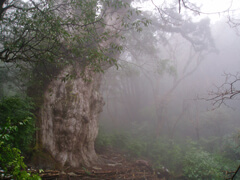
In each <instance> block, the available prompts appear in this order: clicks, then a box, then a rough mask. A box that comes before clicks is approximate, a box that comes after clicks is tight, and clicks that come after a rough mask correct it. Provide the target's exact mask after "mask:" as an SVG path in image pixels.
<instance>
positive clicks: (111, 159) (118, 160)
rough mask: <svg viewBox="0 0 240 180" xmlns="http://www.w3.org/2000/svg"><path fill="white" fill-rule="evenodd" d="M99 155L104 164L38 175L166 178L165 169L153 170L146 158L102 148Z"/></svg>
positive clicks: (51, 178) (69, 179)
mask: <svg viewBox="0 0 240 180" xmlns="http://www.w3.org/2000/svg"><path fill="white" fill-rule="evenodd" d="M99 157H100V158H101V159H103V160H104V161H105V163H104V165H101V166H93V167H91V168H84V167H82V168H80V169H71V168H66V169H65V170H63V171H58V170H45V171H44V172H42V173H39V175H40V176H41V177H42V179H43V180H78V179H88V180H103V179H104V180H122V179H126V180H127V179H129V180H130V179H131V180H133V179H134V180H167V179H171V178H169V177H170V176H169V173H168V172H167V170H164V169H161V170H154V169H153V168H152V166H151V165H150V163H149V162H148V161H147V160H143V159H138V160H133V159H130V158H128V157H127V156H126V155H125V154H124V153H120V152H117V151H113V150H111V149H107V150H104V151H102V152H101V153H100V155H99Z"/></svg>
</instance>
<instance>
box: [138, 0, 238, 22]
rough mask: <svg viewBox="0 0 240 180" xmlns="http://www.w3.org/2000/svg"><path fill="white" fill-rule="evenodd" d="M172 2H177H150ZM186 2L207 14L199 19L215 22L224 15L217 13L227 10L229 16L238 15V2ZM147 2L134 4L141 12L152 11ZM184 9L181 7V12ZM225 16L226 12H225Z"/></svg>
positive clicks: (203, 0)
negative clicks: (203, 18)
mask: <svg viewBox="0 0 240 180" xmlns="http://www.w3.org/2000/svg"><path fill="white" fill-rule="evenodd" d="M164 1H165V2H170V3H171V2H174V1H177V2H178V0H152V2H154V4H156V5H161V4H162V3H163V2H164ZM185 1H186V2H190V3H194V4H196V5H198V6H200V7H201V12H204V13H207V14H205V15H204V14H202V15H201V17H206V16H208V17H209V18H210V19H211V20H212V22H216V21H218V20H220V18H221V17H222V16H223V15H224V13H218V12H224V11H227V10H230V11H229V13H232V14H231V15H234V16H236V15H240V0H185ZM152 2H151V0H149V1H145V2H144V3H139V4H138V3H136V4H135V5H136V7H139V8H141V9H142V10H153V9H154V5H153V3H152ZM183 9H184V8H183V7H182V10H183ZM225 15H226V12H225Z"/></svg>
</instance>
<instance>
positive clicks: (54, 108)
mask: <svg viewBox="0 0 240 180" xmlns="http://www.w3.org/2000/svg"><path fill="white" fill-rule="evenodd" d="M106 9H107V10H106V11H104V13H105V15H104V21H105V24H107V25H106V27H104V29H103V30H102V31H101V32H102V33H104V32H107V33H108V34H109V38H108V39H106V40H104V41H102V42H100V43H99V44H98V47H100V48H104V49H110V50H111V49H112V48H113V47H112V44H118V43H119V38H118V36H114V34H116V33H117V34H118V35H120V34H121V33H120V32H121V26H122V18H121V17H123V16H125V15H126V13H127V10H128V9H127V8H125V6H124V5H122V6H119V7H118V6H115V5H114V4H113V5H112V6H111V5H108V6H106ZM110 52H111V51H110ZM118 55H119V54H118V53H115V54H111V53H110V54H108V56H110V58H115V59H116V58H117V57H118ZM96 58H97V57H96ZM76 64H77V63H76ZM100 65H101V67H102V69H103V70H107V69H108V68H109V67H111V66H112V65H111V64H108V63H107V62H101V64H100ZM82 71H83V72H84V73H82ZM71 72H75V73H74V78H72V79H69V80H67V81H63V80H62V78H63V77H66V74H71ZM83 74H84V76H82V75H83ZM102 75H103V74H100V73H95V72H94V71H93V70H92V68H91V66H90V65H88V64H87V63H86V66H85V67H81V65H76V66H69V67H66V68H64V69H63V70H62V71H61V72H60V73H59V74H58V75H57V78H56V79H53V80H52V81H51V82H50V83H49V84H48V87H47V88H46V90H45V92H44V100H43V104H42V107H41V109H40V123H39V126H40V133H39V139H40V143H41V145H42V147H43V149H45V150H46V151H47V152H49V153H50V154H51V155H52V157H53V158H54V159H55V160H57V161H58V162H59V163H60V165H62V166H72V167H81V166H82V165H85V166H91V165H93V164H97V163H99V159H98V157H97V155H96V153H95V148H94V141H95V139H96V137H97V134H98V116H99V113H100V112H101V110H102V107H103V104H104V102H103V99H102V97H101V95H100V94H99V88H100V83H101V78H102Z"/></svg>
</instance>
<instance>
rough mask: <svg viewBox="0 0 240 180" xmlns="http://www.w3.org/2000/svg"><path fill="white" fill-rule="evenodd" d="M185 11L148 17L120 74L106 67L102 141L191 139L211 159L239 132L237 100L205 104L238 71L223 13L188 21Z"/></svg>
mask: <svg viewBox="0 0 240 180" xmlns="http://www.w3.org/2000/svg"><path fill="white" fill-rule="evenodd" d="M182 8H183V7H182ZM232 8H234V7H232ZM173 9H174V8H173ZM171 10H172V9H165V11H169V12H170V11H171ZM216 11H217V10H216ZM187 12H188V13H189V15H188V14H186V12H183V13H177V12H176V11H175V14H174V13H171V17H170V16H168V13H166V14H164V13H163V16H161V14H159V13H155V14H154V13H152V14H151V15H150V13H148V17H147V18H149V19H151V20H152V24H151V25H149V27H147V28H145V29H143V31H142V32H140V33H139V34H136V33H135V34H131V33H130V34H128V35H127V42H126V44H127V48H126V49H125V51H124V53H123V54H122V56H121V58H120V59H121V60H120V65H119V67H118V70H117V69H116V67H113V68H111V69H110V70H109V71H108V72H107V73H106V74H105V77H104V80H103V84H102V93H103V95H104V100H105V103H106V104H105V106H104V109H103V112H102V113H101V118H100V122H99V123H100V134H101V133H103V134H104V133H110V134H114V133H116V132H118V133H123V132H124V133H128V134H129V136H130V137H134V136H137V137H139V136H144V137H148V138H150V139H147V140H146V141H151V138H163V137H165V138H167V139H172V140H174V141H178V142H183V141H186V140H189V139H191V140H193V141H197V142H200V143H202V145H203V146H204V147H205V149H206V150H207V151H212V152H213V151H216V149H221V148H222V147H223V139H224V138H225V137H227V136H229V135H231V134H232V133H235V132H237V130H238V129H239V128H240V121H239V117H240V113H239V103H240V102H239V101H238V99H237V97H236V98H233V99H231V100H228V101H226V104H221V105H219V104H218V103H216V104H215V102H216V101H214V100H210V99H211V98H212V97H213V95H211V93H212V92H217V89H218V88H217V87H220V86H221V85H222V84H223V83H224V82H225V79H226V74H233V75H234V74H236V73H237V72H239V67H240V61H239V55H240V51H239V47H240V41H239V38H240V37H239V34H238V31H237V29H236V28H234V27H231V26H230V25H229V24H228V23H227V22H229V19H228V17H226V16H224V15H223V14H221V18H218V20H217V19H216V18H214V19H213V20H211V16H210V15H209V17H207V15H206V14H203V15H200V16H197V18H196V19H198V20H197V21H196V20H194V21H193V20H192V19H194V18H193V17H192V15H190V14H191V13H192V12H191V11H190V10H188V11H187ZM214 12H215V11H214ZM146 14H147V13H146ZM146 14H145V15H146ZM214 15H215V17H216V14H214ZM176 17H177V18H176ZM176 19H180V20H179V21H178V20H176ZM186 19H187V21H186ZM236 87H239V84H236ZM203 142H205V143H203ZM216 144H217V145H216ZM150 148H151V147H150ZM159 153H160V152H159ZM135 155H136V154H135ZM162 155H163V156H165V155H164V154H162ZM153 161H154V160H153ZM175 161H176V159H175ZM161 164H162V165H164V166H168V168H171V165H169V164H167V163H166V162H165V164H164V163H163V162H161Z"/></svg>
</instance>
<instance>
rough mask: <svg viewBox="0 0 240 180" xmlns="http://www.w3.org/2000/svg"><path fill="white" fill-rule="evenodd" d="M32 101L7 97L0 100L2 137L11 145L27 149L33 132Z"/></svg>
mask: <svg viewBox="0 0 240 180" xmlns="http://www.w3.org/2000/svg"><path fill="white" fill-rule="evenodd" d="M33 108H34V106H33V103H32V102H31V101H30V99H28V98H25V99H24V98H20V97H16V96H15V97H8V98H3V99H1V100H0V114H1V116H0V127H1V131H0V132H1V134H2V136H3V138H4V139H5V140H6V141H7V142H8V144H9V145H11V147H15V148H18V149H20V150H21V151H22V152H24V153H27V152H28V151H29V145H30V144H31V143H32V142H33V135H34V132H35V118H34V115H33V113H32V112H31V111H32V110H33Z"/></svg>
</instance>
